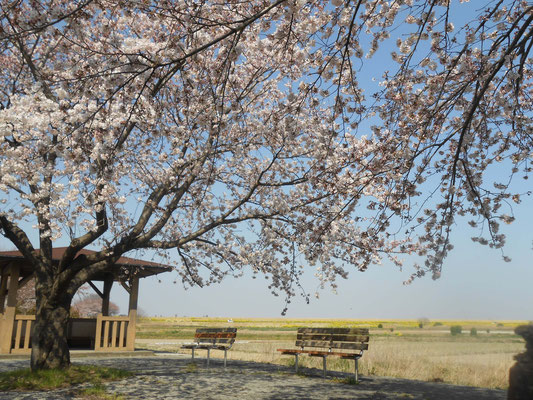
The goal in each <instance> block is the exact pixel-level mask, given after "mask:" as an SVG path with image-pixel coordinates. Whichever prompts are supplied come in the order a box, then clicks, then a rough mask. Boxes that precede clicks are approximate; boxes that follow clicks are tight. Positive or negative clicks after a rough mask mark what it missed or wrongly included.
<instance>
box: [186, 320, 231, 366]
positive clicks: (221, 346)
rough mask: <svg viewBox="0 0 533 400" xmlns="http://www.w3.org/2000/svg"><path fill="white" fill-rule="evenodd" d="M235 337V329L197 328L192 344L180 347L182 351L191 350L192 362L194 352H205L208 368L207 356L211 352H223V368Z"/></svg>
mask: <svg viewBox="0 0 533 400" xmlns="http://www.w3.org/2000/svg"><path fill="white" fill-rule="evenodd" d="M236 336H237V328H198V329H196V333H195V334H194V342H193V343H188V344H185V345H183V346H181V348H182V349H190V350H192V358H193V360H194V350H197V349H200V350H207V366H209V355H210V352H211V350H223V351H224V368H226V360H227V353H228V350H229V349H231V346H233V343H234V342H235V337H236Z"/></svg>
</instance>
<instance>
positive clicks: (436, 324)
mask: <svg viewBox="0 0 533 400" xmlns="http://www.w3.org/2000/svg"><path fill="white" fill-rule="evenodd" d="M433 326H442V322H434V323H433Z"/></svg>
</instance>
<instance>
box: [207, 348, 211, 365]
mask: <svg viewBox="0 0 533 400" xmlns="http://www.w3.org/2000/svg"><path fill="white" fill-rule="evenodd" d="M210 350H211V349H207V366H208V367H209V352H210Z"/></svg>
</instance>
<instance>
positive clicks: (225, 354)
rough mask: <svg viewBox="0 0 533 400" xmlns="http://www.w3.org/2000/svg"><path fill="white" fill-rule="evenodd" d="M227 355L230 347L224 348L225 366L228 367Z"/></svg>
mask: <svg viewBox="0 0 533 400" xmlns="http://www.w3.org/2000/svg"><path fill="white" fill-rule="evenodd" d="M227 355H228V349H224V368H226V359H227Z"/></svg>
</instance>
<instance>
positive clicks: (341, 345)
mask: <svg viewBox="0 0 533 400" xmlns="http://www.w3.org/2000/svg"><path fill="white" fill-rule="evenodd" d="M295 345H296V347H325V348H332V349H350V350H368V343H354V342H319V341H309V340H305V341H304V340H297V341H296V344H295Z"/></svg>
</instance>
